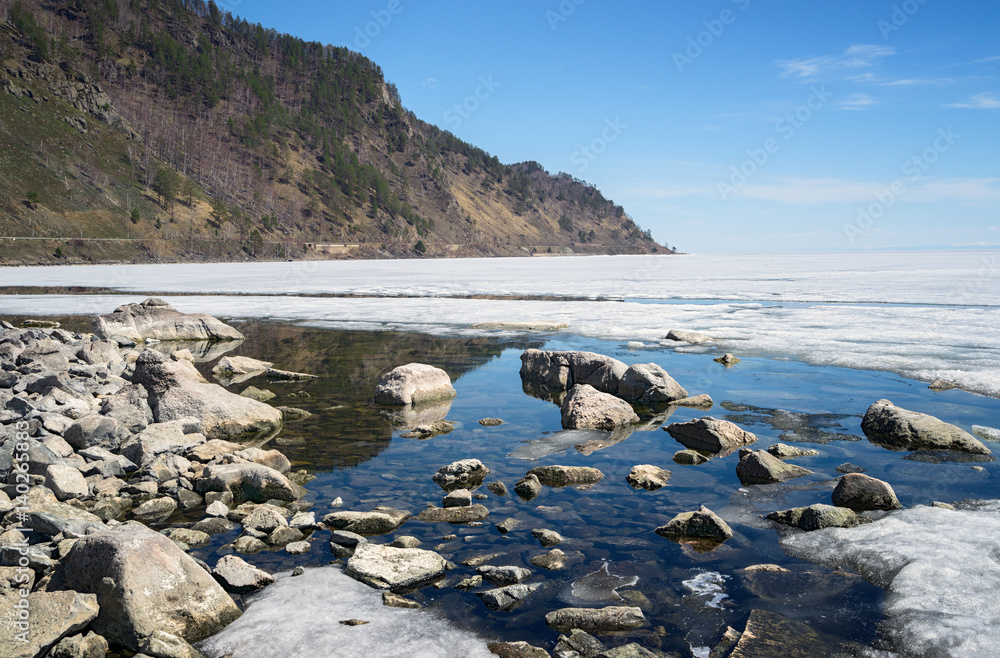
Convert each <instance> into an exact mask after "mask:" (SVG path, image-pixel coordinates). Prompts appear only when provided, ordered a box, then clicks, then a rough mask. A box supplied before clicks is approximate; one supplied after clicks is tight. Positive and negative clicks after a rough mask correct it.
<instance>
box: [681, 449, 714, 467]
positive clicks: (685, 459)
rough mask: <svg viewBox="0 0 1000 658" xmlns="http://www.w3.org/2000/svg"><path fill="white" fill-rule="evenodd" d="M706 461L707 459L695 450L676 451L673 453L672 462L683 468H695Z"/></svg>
mask: <svg viewBox="0 0 1000 658" xmlns="http://www.w3.org/2000/svg"><path fill="white" fill-rule="evenodd" d="M707 461H708V457H706V456H705V455H703V454H701V453H700V452H698V451H697V450H678V451H677V452H675V453H674V462H676V463H678V464H682V465H684V466H697V465H698V464H704V463H705V462H707Z"/></svg>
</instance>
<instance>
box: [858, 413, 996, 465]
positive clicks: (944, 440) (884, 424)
mask: <svg viewBox="0 0 1000 658" xmlns="http://www.w3.org/2000/svg"><path fill="white" fill-rule="evenodd" d="M861 430H862V431H863V432H864V433H865V436H867V437H868V440H869V441H871V442H872V443H874V444H875V445H878V446H882V447H883V448H888V449H890V450H957V451H960V452H970V453H973V454H977V455H988V454H990V449H989V448H987V447H986V446H985V445H983V444H982V443H981V442H980V441H979V439H977V438H976V437H974V436H972V435H971V434H969V433H968V432H966V431H965V430H963V429H961V428H959V427H955V426H954V425H951V424H950V423H946V422H944V421H943V420H939V419H937V418H935V417H934V416H928V415H927V414H922V413H920V412H917V411H909V410H907V409H903V408H901V407H897V406H896V405H894V404H893V403H892V402H889V401H888V400H879V401H878V402H876V403H875V404H873V405H872V406H870V407H868V411H867V412H866V413H865V417H864V418H863V419H862V421H861Z"/></svg>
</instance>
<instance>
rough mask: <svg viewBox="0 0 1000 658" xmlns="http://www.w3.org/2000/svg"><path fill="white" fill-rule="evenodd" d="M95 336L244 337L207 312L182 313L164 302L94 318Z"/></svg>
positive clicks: (154, 301)
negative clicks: (206, 313)
mask: <svg viewBox="0 0 1000 658" xmlns="http://www.w3.org/2000/svg"><path fill="white" fill-rule="evenodd" d="M93 329H94V333H95V334H97V335H98V336H99V337H101V338H105V339H107V340H115V341H117V340H129V341H133V342H136V343H141V342H142V341H144V340H146V339H148V338H152V339H155V340H208V341H220V340H243V334H241V333H240V332H238V331H236V330H235V329H233V328H232V327H230V326H229V325H228V324H226V323H225V322H221V321H220V320H217V319H215V318H213V317H212V316H211V315H205V314H204V313H181V312H180V311H178V310H177V309H175V308H174V307H173V306H171V305H170V304H168V303H167V302H165V301H164V300H162V299H158V298H156V297H150V298H149V299H147V300H146V301H144V302H142V303H140V304H125V305H124V306H119V307H118V308H116V309H115V310H114V312H113V313H108V314H106V315H99V316H97V317H96V318H94V327H93Z"/></svg>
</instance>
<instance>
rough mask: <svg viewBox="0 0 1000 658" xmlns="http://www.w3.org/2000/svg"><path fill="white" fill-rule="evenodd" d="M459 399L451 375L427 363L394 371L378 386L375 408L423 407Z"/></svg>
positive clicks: (406, 366) (387, 374) (401, 367)
mask: <svg viewBox="0 0 1000 658" xmlns="http://www.w3.org/2000/svg"><path fill="white" fill-rule="evenodd" d="M456 395H457V393H456V391H455V387H454V386H452V385H451V377H449V376H448V373H447V372H445V371H444V370H442V369H441V368H435V367H434V366H429V365H427V364H425V363H408V364H406V365H405V366H399V367H398V368H393V369H392V370H390V371H389V372H387V373H386V374H385V375H383V376H382V379H380V380H379V382H378V384H377V385H376V386H375V404H387V405H406V404H421V403H424V402H430V401H434V400H446V399H449V398H453V397H455V396H456Z"/></svg>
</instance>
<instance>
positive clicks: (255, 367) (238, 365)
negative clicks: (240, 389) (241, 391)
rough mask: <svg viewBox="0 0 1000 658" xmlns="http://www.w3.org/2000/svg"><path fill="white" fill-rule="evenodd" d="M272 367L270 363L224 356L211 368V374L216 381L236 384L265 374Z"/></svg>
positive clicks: (246, 357) (245, 357)
mask: <svg viewBox="0 0 1000 658" xmlns="http://www.w3.org/2000/svg"><path fill="white" fill-rule="evenodd" d="M273 365H274V364H273V363H271V362H270V361H261V360H259V359H251V358H250V357H248V356H224V357H222V358H221V359H219V362H218V363H216V364H215V367H214V368H212V374H213V375H215V378H216V379H219V380H224V381H227V382H230V383H238V382H240V381H244V378H249V377H253V376H255V375H259V374H261V373H263V372H267V370H268V369H269V368H271V366H273ZM248 376H249V377H248Z"/></svg>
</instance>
